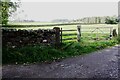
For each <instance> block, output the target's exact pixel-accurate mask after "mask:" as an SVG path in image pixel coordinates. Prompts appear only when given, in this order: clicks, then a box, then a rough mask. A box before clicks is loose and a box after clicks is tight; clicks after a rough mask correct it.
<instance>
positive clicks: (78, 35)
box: [77, 25, 81, 42]
mask: <svg viewBox="0 0 120 80" xmlns="http://www.w3.org/2000/svg"><path fill="white" fill-rule="evenodd" d="M80 37H81V25H77V41H78V42H80Z"/></svg>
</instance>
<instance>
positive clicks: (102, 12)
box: [15, 2, 118, 21]
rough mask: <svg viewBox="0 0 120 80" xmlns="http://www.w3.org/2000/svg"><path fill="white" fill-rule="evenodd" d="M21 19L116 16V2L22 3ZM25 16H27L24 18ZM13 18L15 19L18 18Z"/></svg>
mask: <svg viewBox="0 0 120 80" xmlns="http://www.w3.org/2000/svg"><path fill="white" fill-rule="evenodd" d="M21 10H24V13H20V14H18V17H19V18H21V19H33V20H40V21H50V20H53V19H78V18H82V17H89V16H113V15H117V14H118V3H117V2H22V5H21V8H20V9H19V10H18V12H19V11H21ZM26 15H27V16H26ZM18 17H15V18H18Z"/></svg>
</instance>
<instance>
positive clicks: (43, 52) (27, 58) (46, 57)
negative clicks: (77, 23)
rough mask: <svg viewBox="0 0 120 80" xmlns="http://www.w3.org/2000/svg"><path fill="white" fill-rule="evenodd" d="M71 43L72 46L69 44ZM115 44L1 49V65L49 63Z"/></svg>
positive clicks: (112, 41) (65, 44) (68, 43)
mask: <svg viewBox="0 0 120 80" xmlns="http://www.w3.org/2000/svg"><path fill="white" fill-rule="evenodd" d="M71 43H72V44H71ZM115 44H117V40H116V39H113V40H108V41H94V42H88V41H85V40H84V39H82V40H81V42H75V41H73V42H64V43H63V44H62V46H61V47H60V48H59V49H56V48H54V47H51V46H45V45H35V46H32V45H31V46H24V47H21V48H7V47H3V55H2V56H3V64H8V63H9V64H10V63H14V64H15V63H16V62H17V63H19V64H22V63H34V62H50V61H57V60H59V59H63V58H67V57H72V56H77V55H82V54H87V53H90V52H93V51H97V50H100V49H104V48H105V47H108V46H113V45H115Z"/></svg>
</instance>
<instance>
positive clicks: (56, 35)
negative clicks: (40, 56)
mask: <svg viewBox="0 0 120 80" xmlns="http://www.w3.org/2000/svg"><path fill="white" fill-rule="evenodd" d="M53 29H54V30H55V47H56V48H59V47H60V28H59V27H54V28H53Z"/></svg>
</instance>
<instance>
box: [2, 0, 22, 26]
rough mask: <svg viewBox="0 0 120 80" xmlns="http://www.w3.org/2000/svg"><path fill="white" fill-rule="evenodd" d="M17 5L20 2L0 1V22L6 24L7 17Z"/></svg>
mask: <svg viewBox="0 0 120 80" xmlns="http://www.w3.org/2000/svg"><path fill="white" fill-rule="evenodd" d="M19 5H20V2H11V1H10V0H7V1H0V7H1V14H0V20H1V23H0V24H2V25H7V23H8V21H9V20H8V18H9V17H10V15H11V14H12V13H14V12H15V11H16V10H17V8H18V7H19Z"/></svg>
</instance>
